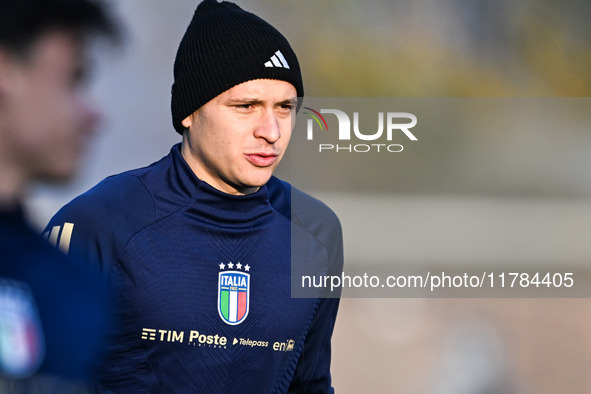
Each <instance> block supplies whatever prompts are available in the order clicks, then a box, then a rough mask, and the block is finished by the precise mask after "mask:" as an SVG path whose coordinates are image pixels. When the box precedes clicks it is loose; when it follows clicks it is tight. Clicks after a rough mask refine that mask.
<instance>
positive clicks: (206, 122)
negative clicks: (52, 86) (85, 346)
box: [47, 0, 343, 393]
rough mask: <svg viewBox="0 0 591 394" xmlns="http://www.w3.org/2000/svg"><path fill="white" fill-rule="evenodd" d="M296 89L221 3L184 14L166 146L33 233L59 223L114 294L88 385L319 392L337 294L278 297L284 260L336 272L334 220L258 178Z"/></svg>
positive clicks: (278, 40) (256, 29)
mask: <svg viewBox="0 0 591 394" xmlns="http://www.w3.org/2000/svg"><path fill="white" fill-rule="evenodd" d="M303 95H304V90H303V83H302V78H301V73H300V68H299V64H298V60H297V58H296V55H295V53H294V52H293V50H292V48H291V47H290V45H289V43H288V42H287V40H286V39H285V37H283V36H282V35H281V34H280V33H279V32H278V31H277V30H276V29H275V28H273V27H272V26H271V25H269V24H268V23H267V22H265V21H264V20H262V19H261V18H259V17H258V16H256V15H254V14H252V13H249V12H246V11H244V10H242V9H241V8H240V7H238V6H237V5H235V4H233V3H230V2H223V3H218V2H216V1H212V0H206V1H203V2H202V3H201V4H200V5H199V6H198V7H197V10H196V11H195V14H194V16H193V18H192V20H191V22H190V25H189V26H188V29H187V31H186V33H185V35H184V37H183V39H182V41H181V43H180V46H179V49H178V52H177V56H176V60H175V64H174V84H173V86H172V121H173V126H174V129H175V130H176V131H177V132H178V133H179V134H181V135H182V142H181V143H180V144H178V145H176V146H174V147H173V148H172V150H171V152H170V154H169V155H167V156H166V157H164V158H163V159H161V160H160V161H158V162H156V163H154V164H152V165H150V166H148V167H146V168H141V169H137V170H133V171H129V172H125V173H123V174H119V175H115V176H112V177H109V178H107V179H105V180H104V181H102V182H101V183H100V184H98V185H97V186H95V187H94V188H93V189H91V190H90V191H88V192H86V193H85V194H83V195H81V196H79V197H78V198H76V199H75V200H73V201H72V202H70V203H69V204H68V205H66V206H65V207H64V208H62V210H60V212H58V213H57V214H56V216H55V217H54V218H53V219H52V220H51V222H50V224H49V226H48V228H47V231H51V230H52V229H55V228H58V229H59V228H66V226H67V227H68V228H70V229H72V233H71V241H70V248H69V252H70V254H72V255H75V256H77V257H82V258H84V259H85V260H87V261H88V262H89V263H90V264H91V265H93V266H95V267H96V268H98V269H100V270H102V271H103V272H104V273H105V274H106V275H108V276H109V278H111V280H112V282H113V284H114V285H115V286H117V287H118V289H119V292H118V297H119V302H118V304H119V306H120V307H121V316H120V317H119V319H120V320H119V322H120V323H121V327H122V329H121V330H120V331H119V332H117V333H116V339H115V341H116V342H115V345H114V346H113V347H114V348H113V349H112V352H111V353H112V356H111V357H112V359H111V360H110V361H109V362H108V366H109V368H108V371H106V372H105V374H103V375H102V376H101V377H100V378H99V384H98V388H99V390H105V391H109V392H122V393H124V392H125V393H128V392H195V393H203V392H206V393H222V392H224V393H272V392H279V393H284V392H305V393H325V392H332V391H333V389H332V385H331V378H330V353H331V343H330V342H331V336H332V332H333V328H334V323H335V319H336V314H337V308H338V303H339V299H338V297H333V298H328V297H325V298H320V297H316V298H312V297H311V298H292V297H291V277H292V272H291V269H292V267H291V262H292V258H293V259H297V261H294V264H295V267H296V271H297V272H299V271H305V270H307V269H308V268H309V270H310V271H306V272H312V271H313V272H322V273H324V274H331V273H335V274H338V273H340V271H341V270H342V258H343V256H342V235H341V229H340V224H339V221H338V219H337V217H336V216H335V215H334V213H333V212H332V211H331V210H330V209H329V208H327V207H326V206H325V205H324V204H322V203H321V202H319V201H317V200H315V199H313V198H311V197H309V196H307V195H305V194H304V193H302V192H300V191H298V190H296V189H294V188H292V187H291V186H290V185H289V184H288V183H286V182H284V181H281V180H279V179H277V178H275V177H273V176H272V174H273V171H274V170H275V168H276V167H277V165H278V164H279V162H280V161H281V158H282V157H283V155H284V154H285V151H286V149H287V146H288V143H289V140H290V136H291V132H292V128H293V125H294V122H295V112H296V109H297V108H299V105H301V103H300V102H299V101H298V97H299V98H301V97H303ZM296 202H297V204H296ZM56 242H60V241H59V239H56ZM292 252H293V257H292Z"/></svg>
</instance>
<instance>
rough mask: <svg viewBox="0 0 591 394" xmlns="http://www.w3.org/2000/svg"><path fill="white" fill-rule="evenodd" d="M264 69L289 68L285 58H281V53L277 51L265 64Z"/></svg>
mask: <svg viewBox="0 0 591 394" xmlns="http://www.w3.org/2000/svg"><path fill="white" fill-rule="evenodd" d="M265 67H279V68H289V64H288V63H287V60H285V57H283V53H281V51H277V52H275V54H274V55H273V56H271V60H269V61H268V62H266V63H265Z"/></svg>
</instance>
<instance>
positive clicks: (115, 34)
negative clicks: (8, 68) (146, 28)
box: [0, 0, 119, 57]
mask: <svg viewBox="0 0 591 394" xmlns="http://www.w3.org/2000/svg"><path fill="white" fill-rule="evenodd" d="M117 26H118V25H117V23H115V21H114V19H113V17H112V16H111V15H109V14H108V13H107V9H106V6H105V4H104V2H102V1H100V0H0V46H1V47H3V48H4V49H5V50H7V51H9V52H11V53H12V54H13V55H16V56H21V57H25V56H26V55H27V53H28V52H29V49H30V48H31V47H32V46H33V45H34V43H35V42H36V40H37V39H38V38H39V37H41V36H43V35H44V34H46V33H48V32H50V31H53V30H63V31H66V32H69V33H71V34H73V35H74V36H75V37H77V38H79V39H81V40H83V39H87V38H90V37H93V36H95V35H99V36H104V37H107V38H109V39H111V40H113V41H117V40H118V38H119V30H118V28H117Z"/></svg>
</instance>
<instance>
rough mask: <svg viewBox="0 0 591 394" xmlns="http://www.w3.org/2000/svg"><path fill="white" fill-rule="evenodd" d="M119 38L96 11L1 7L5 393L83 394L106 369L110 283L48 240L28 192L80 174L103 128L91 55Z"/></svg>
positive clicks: (71, 6)
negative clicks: (91, 97) (93, 47)
mask: <svg viewBox="0 0 591 394" xmlns="http://www.w3.org/2000/svg"><path fill="white" fill-rule="evenodd" d="M114 29H115V26H114V25H113V22H112V21H111V20H110V18H109V17H108V15H107V14H106V12H105V9H104V6H103V5H101V4H100V3H97V2H96V1H90V0H18V1H15V0H0V392H2V393H46V392H47V393H56V392H81V391H84V390H87V389H90V388H91V386H90V383H89V382H90V379H91V377H92V375H93V374H94V372H93V369H94V368H95V367H97V366H98V364H99V362H100V360H101V357H100V355H101V353H102V351H103V350H104V349H103V348H104V346H105V343H104V342H105V339H106V334H107V331H108V329H109V324H108V322H109V318H110V312H109V310H108V307H107V305H108V302H107V296H108V292H107V291H106V287H105V286H104V283H103V282H104V280H103V279H102V278H101V277H100V276H99V275H96V274H91V273H90V270H88V268H87V267H84V266H83V264H82V263H81V262H71V261H70V259H69V258H67V257H66V256H65V255H64V254H63V253H61V252H60V251H58V250H56V249H55V248H53V247H52V246H50V245H49V244H48V243H47V242H46V241H45V240H43V239H42V238H41V236H40V234H39V232H38V230H36V229H33V228H32V226H31V225H30V224H29V223H28V221H27V220H26V219H25V214H24V211H23V207H22V204H23V199H24V194H25V192H26V189H27V187H28V186H29V185H30V184H31V183H32V182H34V181H39V180H43V181H52V182H63V181H65V180H68V179H69V178H70V177H71V176H72V175H73V174H74V172H75V170H76V169H77V165H78V159H79V158H80V154H81V153H82V152H83V150H84V149H83V148H84V146H85V145H86V141H87V140H88V137H89V136H90V135H91V134H92V132H93V130H94V129H95V126H96V125H97V120H98V113H97V111H96V109H94V108H93V107H91V106H89V104H88V103H87V100H86V98H85V97H84V95H83V90H82V88H83V86H84V85H83V84H82V80H83V78H82V77H83V75H84V70H85V68H86V66H85V63H86V62H85V56H84V55H85V48H86V47H87V44H88V39H90V38H91V37H94V36H95V35H96V34H97V33H100V35H104V34H106V35H108V36H111V37H113V36H112V35H113V34H114V33H115V31H114ZM62 239H63V242H62V243H61V245H60V246H62V248H64V247H66V246H67V236H64V237H62Z"/></svg>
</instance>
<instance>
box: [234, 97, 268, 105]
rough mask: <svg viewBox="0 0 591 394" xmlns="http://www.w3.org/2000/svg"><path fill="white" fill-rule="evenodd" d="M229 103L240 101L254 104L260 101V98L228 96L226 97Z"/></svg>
mask: <svg viewBox="0 0 591 394" xmlns="http://www.w3.org/2000/svg"><path fill="white" fill-rule="evenodd" d="M228 101H230V102H231V103H240V104H256V103H260V102H261V101H262V100H261V99H258V98H250V97H241V98H230V99H228Z"/></svg>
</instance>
